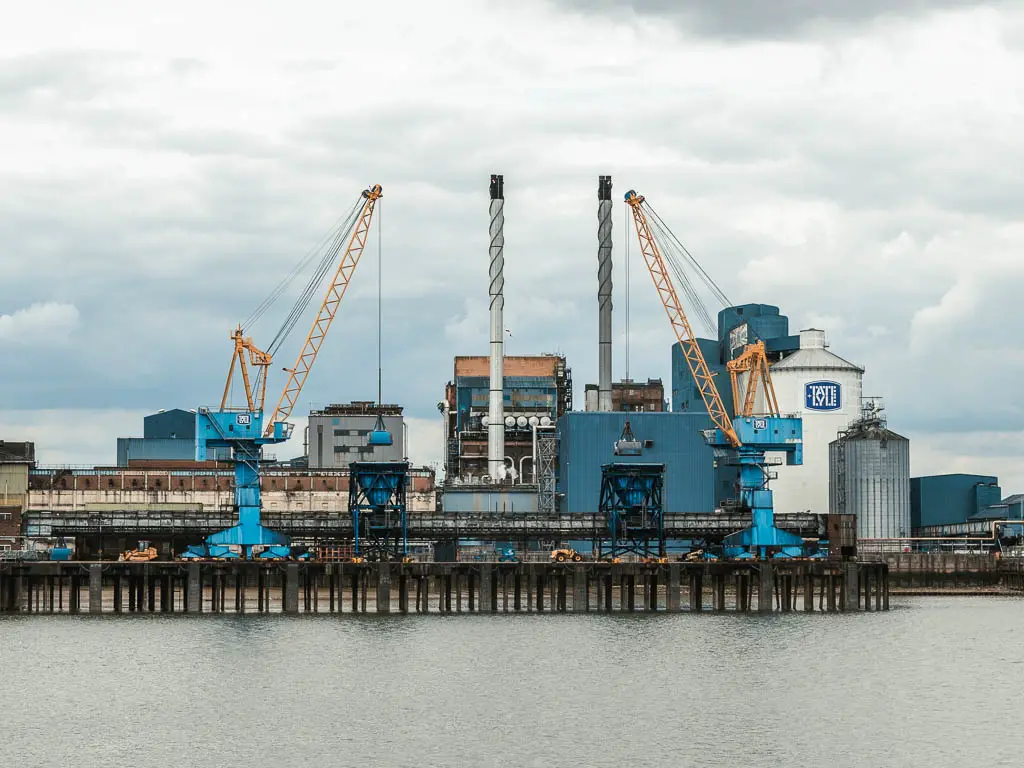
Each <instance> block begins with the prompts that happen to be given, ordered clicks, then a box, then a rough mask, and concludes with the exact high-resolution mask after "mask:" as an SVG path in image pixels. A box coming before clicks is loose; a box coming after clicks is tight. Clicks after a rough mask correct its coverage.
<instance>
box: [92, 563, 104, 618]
mask: <svg viewBox="0 0 1024 768" xmlns="http://www.w3.org/2000/svg"><path fill="white" fill-rule="evenodd" d="M89 613H103V566H102V565H99V564H96V565H90V566H89Z"/></svg>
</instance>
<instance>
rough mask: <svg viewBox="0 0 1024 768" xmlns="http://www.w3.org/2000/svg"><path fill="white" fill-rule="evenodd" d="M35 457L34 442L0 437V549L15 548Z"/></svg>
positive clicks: (0, 550)
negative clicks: (29, 475) (13, 440)
mask: <svg viewBox="0 0 1024 768" xmlns="http://www.w3.org/2000/svg"><path fill="white" fill-rule="evenodd" d="M35 461H36V447H35V444H34V443H14V442H8V441H4V440H0V552H2V551H4V550H8V549H16V548H17V544H18V538H19V537H20V535H21V516H22V513H23V512H24V511H25V508H26V505H27V503H28V474H29V470H30V469H31V468H32V467H33V466H35Z"/></svg>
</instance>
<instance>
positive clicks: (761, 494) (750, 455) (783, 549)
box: [626, 190, 804, 559]
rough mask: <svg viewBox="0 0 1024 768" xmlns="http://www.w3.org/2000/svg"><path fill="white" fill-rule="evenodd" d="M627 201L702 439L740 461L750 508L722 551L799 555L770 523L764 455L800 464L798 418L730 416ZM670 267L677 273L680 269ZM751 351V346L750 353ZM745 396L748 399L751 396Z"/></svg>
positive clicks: (795, 543) (630, 195)
mask: <svg viewBox="0 0 1024 768" xmlns="http://www.w3.org/2000/svg"><path fill="white" fill-rule="evenodd" d="M626 204H627V205H628V206H629V207H630V210H631V212H632V214H633V222H634V224H635V225H636V232H637V237H638V238H639V241H640V250H641V253H642V254H643V257H644V261H645V262H646V264H647V269H648V271H649V272H650V274H651V278H652V279H653V280H654V287H655V289H656V290H657V292H658V297H659V298H660V299H661V303H662V305H663V306H664V307H665V312H666V313H667V314H668V319H669V323H670V324H671V325H672V329H673V331H674V332H675V334H676V339H677V340H678V342H679V346H680V349H681V350H682V352H683V356H684V358H685V359H686V363H687V366H688V367H689V369H690V372H691V373H692V374H693V378H694V381H695V382H696V384H697V387H698V389H699V390H700V393H701V397H702V399H703V400H704V404H705V406H706V407H707V409H708V415H709V416H710V417H711V421H712V424H713V428H712V429H709V430H707V431H706V432H705V433H704V437H705V440H706V441H707V443H708V444H709V445H710V446H711V447H712V448H713V449H715V451H716V452H718V453H726V454H728V455H730V456H731V457H734V460H735V461H736V462H737V463H738V464H739V502H740V506H741V508H743V509H747V510H749V511H750V513H751V524H750V526H748V527H747V528H745V529H743V530H742V531H737V532H736V533H733V534H730V535H729V536H727V537H726V538H725V541H724V545H725V554H726V555H727V556H730V557H736V558H744V559H746V558H755V559H766V558H768V557H797V556H800V555H802V554H804V547H803V543H804V542H803V539H801V538H800V537H799V536H795V535H793V534H791V533H788V532H786V531H783V530H780V529H779V528H776V527H775V513H774V507H773V504H772V492H771V490H769V488H768V478H769V474H770V470H769V467H770V466H771V465H772V462H770V461H769V460H768V459H767V457H766V454H767V453H769V452H779V453H783V454H785V457H786V464H788V465H798V464H802V463H803V424H802V421H801V419H800V418H798V417H783V416H779V414H778V412H777V406H775V412H774V413H773V412H769V413H767V414H765V415H760V416H754V415H750V414H747V413H746V412H745V411H744V412H743V413H740V414H737V415H736V417H735V418H734V417H732V416H730V414H729V412H728V411H727V410H726V407H725V403H724V402H723V400H722V396H721V395H720V394H719V392H718V388H717V386H716V385H715V381H714V376H713V374H712V373H711V371H710V369H709V368H708V364H707V361H705V359H704V355H703V353H702V352H701V350H700V346H699V344H698V343H697V339H696V336H695V334H694V332H693V328H692V326H691V325H690V321H689V320H688V319H687V317H686V313H685V312H684V311H683V305H682V302H680V300H679V296H678V294H677V293H676V288H675V285H674V284H673V282H672V277H671V275H670V274H669V270H668V267H667V265H666V261H665V258H664V256H663V255H662V247H661V246H660V245H659V238H658V237H656V236H655V234H654V232H653V230H652V227H651V223H650V221H649V219H648V216H647V213H646V211H645V209H646V208H647V207H648V206H647V205H646V204H645V198H644V197H643V196H642V195H638V194H637V193H636V192H635V191H634V190H630V191H629V192H627V193H626ZM652 218H654V220H655V221H657V222H659V225H660V222H661V220H660V218H659V217H658V216H657V214H653V212H652ZM659 230H660V231H663V236H666V234H667V236H668V237H670V238H671V240H674V239H675V238H674V236H672V235H671V233H670V232H668V233H664V230H665V228H664V227H663V226H660V227H659ZM671 240H670V242H671ZM675 271H676V273H677V274H680V269H679V268H676V269H675ZM684 288H686V289H688V293H689V294H692V288H691V287H690V286H688V285H685V284H684ZM753 355H754V352H753V351H752V354H751V356H753ZM751 367H752V368H756V370H757V371H758V375H759V377H760V378H761V379H762V380H763V382H764V386H765V390H766V393H769V394H768V395H767V396H766V399H768V400H769V402H773V401H774V390H773V389H772V387H771V379H770V375H769V373H768V368H767V365H766V364H765V365H764V366H763V368H760V367H756V366H754V365H753V364H751ZM755 382H756V378H755V377H754V376H751V384H754V383H755ZM749 399H750V402H751V403H752V402H753V398H749ZM769 411H771V408H769Z"/></svg>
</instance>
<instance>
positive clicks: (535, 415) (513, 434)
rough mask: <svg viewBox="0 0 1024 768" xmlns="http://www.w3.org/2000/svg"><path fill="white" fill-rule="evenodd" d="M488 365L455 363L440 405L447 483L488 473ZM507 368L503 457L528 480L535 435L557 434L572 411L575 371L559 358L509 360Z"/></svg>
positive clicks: (472, 360) (467, 359)
mask: <svg viewBox="0 0 1024 768" xmlns="http://www.w3.org/2000/svg"><path fill="white" fill-rule="evenodd" d="M489 365H490V360H489V358H488V357H486V356H482V355H481V356H463V357H456V358H455V364H454V376H453V378H452V380H451V381H450V382H448V385H447V386H446V387H445V397H444V400H443V401H441V403H439V405H438V408H439V410H440V411H441V414H442V421H443V425H444V451H445V453H444V456H445V479H446V481H451V480H454V479H455V478H459V479H460V480H473V479H479V478H481V477H483V476H484V475H486V473H487V427H488V402H489V401H488V398H489V392H490V381H489ZM503 366H504V373H503V390H504V392H503V394H504V424H505V450H504V455H505V459H506V461H507V462H509V465H510V466H511V467H512V468H514V469H515V470H516V472H517V473H518V474H519V476H520V477H521V478H523V479H529V478H531V477H532V473H533V467H531V466H530V461H531V459H532V457H533V439H534V432H535V431H536V429H541V430H553V429H554V425H555V423H556V422H557V421H558V418H559V417H560V416H562V415H563V414H565V413H567V412H568V411H571V410H572V371H571V369H570V368H569V366H568V365H567V364H566V359H565V358H564V357H562V356H560V355H534V356H506V357H504V360H503Z"/></svg>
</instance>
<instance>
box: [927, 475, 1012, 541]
mask: <svg viewBox="0 0 1024 768" xmlns="http://www.w3.org/2000/svg"><path fill="white" fill-rule="evenodd" d="M1001 498H1002V489H1001V488H1000V487H999V478H997V477H993V476H991V475H968V474H951V475H929V476H926V477H913V478H911V479H910V524H911V526H912V527H913V528H914V529H915V531H916V530H917V529H919V528H927V527H930V526H936V525H955V524H957V523H965V522H967V521H968V520H970V519H971V518H973V517H975V516H979V515H982V514H983V513H984V512H985V511H986V510H988V509H989V508H991V507H993V506H998V505H1000V504H1001V502H1000V499H1001ZM1011 498H1012V497H1011ZM1007 511H1010V510H1009V509H1007ZM1002 519H1012V518H1002Z"/></svg>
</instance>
